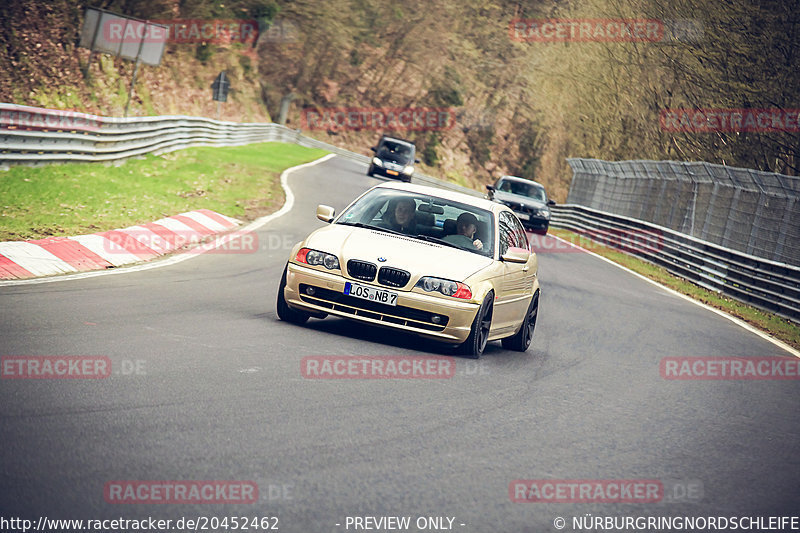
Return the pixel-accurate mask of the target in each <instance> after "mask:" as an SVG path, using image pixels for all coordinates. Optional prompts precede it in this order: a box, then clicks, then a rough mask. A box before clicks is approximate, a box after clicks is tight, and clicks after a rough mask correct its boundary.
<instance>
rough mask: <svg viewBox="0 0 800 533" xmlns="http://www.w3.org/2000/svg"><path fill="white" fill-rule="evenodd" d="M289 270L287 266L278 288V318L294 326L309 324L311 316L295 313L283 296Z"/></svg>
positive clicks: (300, 312) (299, 312)
mask: <svg viewBox="0 0 800 533" xmlns="http://www.w3.org/2000/svg"><path fill="white" fill-rule="evenodd" d="M287 270H289V265H288V264H287V265H286V267H285V268H284V269H283V275H282V276H281V284H280V286H279V287H278V302H277V306H276V307H277V311H278V318H280V319H281V320H283V321H284V322H290V323H292V324H297V325H298V326H301V325H303V324H305V323H306V322H308V319H309V315H308V314H307V313H303V312H302V311H295V310H294V309H292V308H291V307H289V304H287V303H286V298H285V297H284V296H283V289H285V288H286V271H287Z"/></svg>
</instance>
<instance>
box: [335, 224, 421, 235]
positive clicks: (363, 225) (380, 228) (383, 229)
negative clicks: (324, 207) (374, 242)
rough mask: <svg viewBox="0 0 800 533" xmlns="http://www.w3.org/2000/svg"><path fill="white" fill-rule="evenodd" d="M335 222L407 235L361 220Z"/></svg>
mask: <svg viewBox="0 0 800 533" xmlns="http://www.w3.org/2000/svg"><path fill="white" fill-rule="evenodd" d="M337 224H342V225H344V226H355V227H356V228H364V229H374V230H377V231H385V232H386V233H393V234H395V235H402V236H404V237H408V235H406V234H405V233H402V232H399V231H396V230H393V229H389V228H382V227H380V226H373V225H372V224H364V223H363V222H337Z"/></svg>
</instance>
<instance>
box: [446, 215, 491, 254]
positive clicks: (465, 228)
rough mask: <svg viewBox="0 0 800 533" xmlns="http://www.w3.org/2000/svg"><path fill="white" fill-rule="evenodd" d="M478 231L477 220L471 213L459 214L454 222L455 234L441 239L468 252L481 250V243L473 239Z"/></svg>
mask: <svg viewBox="0 0 800 533" xmlns="http://www.w3.org/2000/svg"><path fill="white" fill-rule="evenodd" d="M476 231H478V218H477V217H476V216H475V215H473V214H472V213H467V212H464V213H461V214H460V215H458V219H457V220H456V234H455V235H447V236H446V237H443V238H442V240H443V241H447V242H449V243H450V244H455V245H456V246H458V247H460V248H466V249H468V250H483V243H482V242H481V240H480V239H476V238H475V232H476Z"/></svg>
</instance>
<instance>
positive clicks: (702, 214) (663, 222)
mask: <svg viewBox="0 0 800 533" xmlns="http://www.w3.org/2000/svg"><path fill="white" fill-rule="evenodd" d="M567 162H568V163H569V165H570V167H572V171H573V176H572V184H571V186H570V189H569V197H568V198H567V203H570V204H576V205H583V206H586V207H591V208H592V209H598V210H601V211H607V212H610V213H616V214H619V215H623V216H626V217H630V218H633V219H637V220H646V221H648V222H651V223H653V224H657V225H659V226H662V227H665V228H670V229H672V230H675V231H679V232H681V233H684V234H686V235H691V236H693V237H696V238H698V239H701V240H703V241H707V242H711V243H714V244H717V245H719V246H722V247H725V248H731V249H734V250H739V251H740V252H743V253H746V254H750V255H755V256H758V257H763V258H766V259H771V260H773V261H778V262H781V263H788V264H791V265H797V266H800V177H796V176H786V175H783V174H775V173H772V172H763V171H759V170H752V169H747V168H736V167H729V166H725V165H718V164H712V163H704V162H682V161H602V160H598V159H576V158H570V159H567Z"/></svg>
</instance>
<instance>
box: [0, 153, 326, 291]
mask: <svg viewBox="0 0 800 533" xmlns="http://www.w3.org/2000/svg"><path fill="white" fill-rule="evenodd" d="M335 156H336V154H328V155H325V156H322V157H320V158H319V159H315V160H314V161H311V162H309V163H303V164H302V165H297V166H295V167H291V168H287V169H286V170H284V171H283V172H282V173H281V187H283V190H284V193H285V194H286V201H285V202H284V203H283V207H281V208H280V209H279V210H278V211H276V212H274V213H272V214H271V215H267V216H263V217H261V218H258V219H256V220H254V221H253V222H251V223H250V224H248V225H247V226H245V227H243V228H239V229H238V230H237V231H236V232H234V234H233V235H231V234H227V235H222V236H220V237H219V238H218V239H215V240H214V247H219V246H222V245H223V244H225V243H227V242H228V241H229V240H231V239H233V238H237V237H239V236H241V235H242V234H244V233H247V232H249V231H254V230H256V229H258V228H260V227H261V226H263V225H264V224H267V223H269V222H271V221H273V220H275V219H276V218H278V217H280V216H283V215H285V214H286V213H288V212H289V211H291V210H292V207H293V206H294V194H293V193H292V190H291V189H290V188H289V183H288V178H289V174H291V173H292V172H294V171H295V170H300V169H302V168H308V167H311V166H314V165H317V164H319V163H322V162H324V161H327V160H328V159H331V158H332V157H335ZM226 218H229V217H226ZM231 220H233V219H231ZM211 249H213V247H209V248H206V249H205V250H203V251H201V252H196V251H194V249H192V250H189V251H188V252H186V253H178V254H175V255H172V256H170V257H166V258H164V259H158V260H154V261H149V262H147V263H143V264H140V265H133V266H129V267H125V268H120V269H113V270H94V271H91V272H82V273H80V274H68V275H65V276H55V277H51V278H35V279H18V280H8V281H0V288H2V287H8V286H12V285H36V284H39V283H55V282H58V281H72V280H75V279H85V278H93V277H95V276H111V275H114V274H127V273H129V272H141V271H142V270H150V269H151V268H161V267H165V266H169V265H174V264H176V263H180V262H182V261H186V260H187V259H191V258H193V257H197V256H199V255H202V254H203V253H205V252H206V251H208V250H211Z"/></svg>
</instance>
